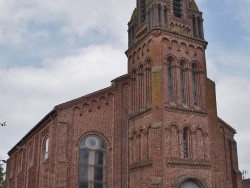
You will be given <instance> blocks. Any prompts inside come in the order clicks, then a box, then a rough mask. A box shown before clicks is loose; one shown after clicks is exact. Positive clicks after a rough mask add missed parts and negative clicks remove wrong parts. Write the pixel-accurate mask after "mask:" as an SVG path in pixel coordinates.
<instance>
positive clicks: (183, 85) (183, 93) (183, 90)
mask: <svg viewBox="0 0 250 188" xmlns="http://www.w3.org/2000/svg"><path fill="white" fill-rule="evenodd" d="M180 77H181V101H182V103H186V79H185V72H184V63H181V67H180Z"/></svg>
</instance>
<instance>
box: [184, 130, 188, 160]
mask: <svg viewBox="0 0 250 188" xmlns="http://www.w3.org/2000/svg"><path fill="white" fill-rule="evenodd" d="M188 141H189V131H188V129H187V128H185V129H184V130H183V156H184V158H188V157H189V151H188V149H189V148H188V144H189V143H188Z"/></svg>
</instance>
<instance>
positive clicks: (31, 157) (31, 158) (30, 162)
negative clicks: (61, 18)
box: [29, 147, 33, 167]
mask: <svg viewBox="0 0 250 188" xmlns="http://www.w3.org/2000/svg"><path fill="white" fill-rule="evenodd" d="M32 166H33V147H31V148H30V151H29V167H32Z"/></svg>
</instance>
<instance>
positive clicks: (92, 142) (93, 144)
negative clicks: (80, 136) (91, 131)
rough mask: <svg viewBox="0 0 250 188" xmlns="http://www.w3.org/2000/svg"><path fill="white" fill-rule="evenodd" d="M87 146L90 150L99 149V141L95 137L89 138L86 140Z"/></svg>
mask: <svg viewBox="0 0 250 188" xmlns="http://www.w3.org/2000/svg"><path fill="white" fill-rule="evenodd" d="M86 145H87V147H89V148H97V147H99V140H98V138H96V137H94V136H89V137H88V138H87V140H86Z"/></svg>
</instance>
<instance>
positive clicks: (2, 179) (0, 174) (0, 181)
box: [0, 164, 5, 188]
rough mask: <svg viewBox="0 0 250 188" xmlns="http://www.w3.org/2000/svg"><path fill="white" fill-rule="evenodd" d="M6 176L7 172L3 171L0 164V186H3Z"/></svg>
mask: <svg viewBox="0 0 250 188" xmlns="http://www.w3.org/2000/svg"><path fill="white" fill-rule="evenodd" d="M4 176H5V172H4V171H3V167H2V164H0V188H1V187H2V183H3V181H4Z"/></svg>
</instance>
